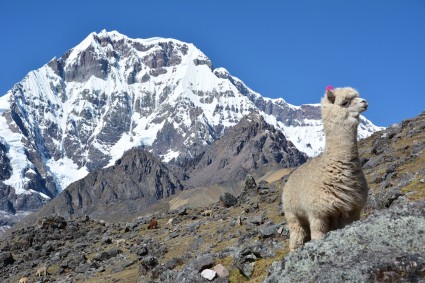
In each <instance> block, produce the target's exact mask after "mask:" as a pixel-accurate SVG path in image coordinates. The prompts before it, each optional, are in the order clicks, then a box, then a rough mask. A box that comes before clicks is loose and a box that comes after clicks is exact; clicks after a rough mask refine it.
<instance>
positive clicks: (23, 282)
mask: <svg viewBox="0 0 425 283" xmlns="http://www.w3.org/2000/svg"><path fill="white" fill-rule="evenodd" d="M19 283H28V277H22V278H21V279H19Z"/></svg>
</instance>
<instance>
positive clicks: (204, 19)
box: [0, 0, 425, 126]
mask: <svg viewBox="0 0 425 283" xmlns="http://www.w3.org/2000/svg"><path fill="white" fill-rule="evenodd" d="M102 29H106V30H108V31H111V30H117V31H118V32H120V33H122V34H125V35H127V36H129V37H131V38H149V37H157V36H158V37H170V38H176V39H179V40H182V41H185V42H190V43H193V44H195V46H197V47H198V48H199V49H201V50H202V51H203V52H204V53H205V54H206V55H207V56H208V57H209V58H210V59H211V61H212V62H213V64H214V67H224V68H226V69H227V70H228V71H229V72H230V73H231V74H232V75H233V76H236V77H238V78H240V79H241V80H242V81H244V82H245V83H246V84H247V85H248V86H249V87H250V88H251V89H253V90H255V91H257V92H259V93H261V94H262V95H263V96H265V97H271V98H277V97H282V98H284V99H285V100H286V101H287V102H289V103H291V104H295V105H300V104H304V103H318V102H319V101H320V97H321V96H322V95H323V92H324V89H325V87H326V86H327V85H333V86H335V87H338V86H352V87H354V88H356V89H358V90H359V92H360V94H361V96H362V97H364V98H366V99H367V100H368V102H369V105H370V106H369V109H368V111H367V112H365V113H364V114H365V116H366V117H367V118H369V119H370V120H372V122H374V123H375V124H377V125H379V126H389V125H391V124H392V123H397V122H400V121H402V120H404V119H407V118H411V117H414V116H416V115H418V114H419V113H420V112H422V111H424V110H425V0H345V1H340V0H321V1H317V0H310V1H306V0H293V1H286V0H280V1H278V0H276V1H270V0H261V1H247V0H245V1H242V0H233V1H230V0H214V1H201V0H180V1H177V0H168V1H166V0H162V1H161V0H150V1H142V0H138V1H136V0H134V1H130V0H120V1H108V0H102V1H100V0H99V1H98V0H84V1H83V0H73V1H57V0H55V1H52V0H43V1H31V0H28V1H22V0H13V1H12V0H0V95H3V94H5V93H6V92H7V91H8V90H9V89H10V88H11V87H12V86H13V84H15V83H17V82H19V81H20V80H22V79H23V78H24V76H25V75H26V74H27V73H28V72H29V71H31V70H34V69H38V68H40V67H41V66H43V65H44V64H46V63H47V62H48V61H49V60H50V59H52V58H53V57H55V56H56V57H60V56H61V55H62V54H63V53H65V52H66V51H67V50H69V49H71V48H72V47H74V46H76V45H77V44H78V43H79V42H81V41H82V40H83V39H84V38H85V37H86V36H87V35H88V34H89V33H90V32H93V31H96V32H100V31H101V30H102Z"/></svg>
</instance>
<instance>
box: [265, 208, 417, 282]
mask: <svg viewBox="0 0 425 283" xmlns="http://www.w3.org/2000/svg"><path fill="white" fill-rule="evenodd" d="M424 243H425V201H421V202H418V203H413V204H406V205H403V206H401V207H395V208H391V209H389V210H384V211H379V212H376V213H374V214H373V215H371V216H369V217H368V218H366V219H365V220H363V221H358V222H355V223H354V224H352V225H350V226H348V227H346V228H345V229H342V230H336V231H333V232H330V233H328V234H327V235H326V236H325V238H324V239H323V240H319V241H312V242H309V243H307V244H306V245H305V246H304V247H302V248H300V249H298V250H296V251H295V252H293V253H291V254H290V255H288V256H287V257H286V258H285V259H284V260H283V261H282V262H279V263H278V262H275V263H274V264H273V266H272V268H271V270H270V273H269V277H268V278H267V279H266V280H265V282H269V283H272V282H422V281H421V280H425V278H424V271H425V256H424V254H425V246H424Z"/></svg>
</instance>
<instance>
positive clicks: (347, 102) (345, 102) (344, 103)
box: [341, 100, 350, 107]
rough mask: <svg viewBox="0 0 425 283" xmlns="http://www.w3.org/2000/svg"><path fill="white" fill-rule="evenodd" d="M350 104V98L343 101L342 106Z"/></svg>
mask: <svg viewBox="0 0 425 283" xmlns="http://www.w3.org/2000/svg"><path fill="white" fill-rule="evenodd" d="M349 104H350V102H349V101H348V100H345V101H343V102H342V103H341V106H342V107H347V106H348V105H349Z"/></svg>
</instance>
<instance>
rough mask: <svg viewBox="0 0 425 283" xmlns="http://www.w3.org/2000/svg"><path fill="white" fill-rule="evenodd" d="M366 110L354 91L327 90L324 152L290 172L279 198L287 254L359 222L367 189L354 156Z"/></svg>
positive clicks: (324, 103)
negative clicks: (287, 234)
mask: <svg viewBox="0 0 425 283" xmlns="http://www.w3.org/2000/svg"><path fill="white" fill-rule="evenodd" d="M367 106H368V105H367V102H366V100H364V99H361V98H359V94H358V92H357V91H356V90H354V89H352V88H349V87H346V88H337V89H332V88H331V87H328V88H327V89H326V93H325V96H324V97H323V98H322V120H323V127H324V130H325V136H326V144H325V150H324V152H323V154H322V155H320V156H318V157H316V158H314V159H312V160H310V161H309V162H307V163H305V164H303V165H302V166H300V167H299V168H298V169H297V170H295V171H294V172H293V173H292V174H291V176H290V177H289V179H288V182H287V183H286V185H285V187H284V190H283V194H282V202H283V209H284V212H285V217H286V220H287V221H288V224H289V231H290V241H289V248H290V249H291V250H294V249H296V248H298V247H300V246H302V245H303V244H304V243H305V242H307V241H308V240H310V239H313V240H315V239H320V238H321V237H323V236H324V235H325V234H326V233H327V232H329V231H331V230H335V229H339V228H342V227H344V226H345V225H347V224H349V223H351V222H353V221H355V220H358V219H359V218H360V212H361V210H362V209H363V207H364V205H365V204H366V200H367V194H368V190H369V188H368V186H367V182H366V179H365V177H364V175H363V171H362V165H361V163H360V160H359V156H358V149H357V126H358V125H359V116H360V113H361V112H363V111H365V110H366V109H367Z"/></svg>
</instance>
